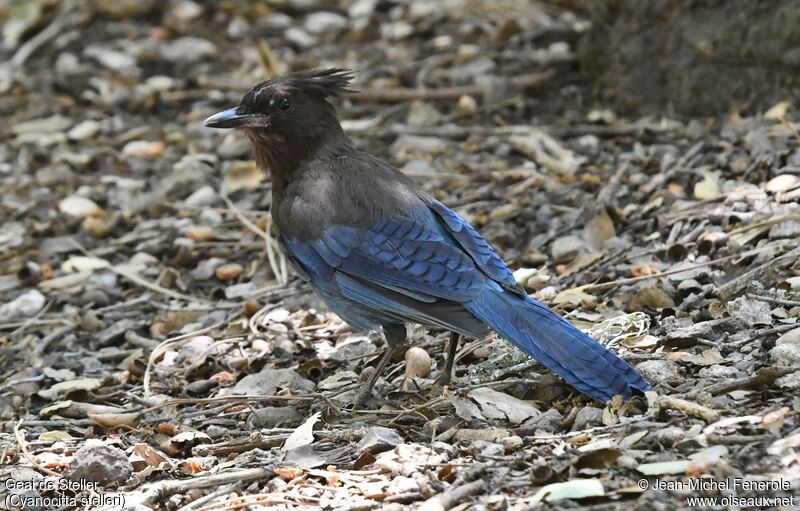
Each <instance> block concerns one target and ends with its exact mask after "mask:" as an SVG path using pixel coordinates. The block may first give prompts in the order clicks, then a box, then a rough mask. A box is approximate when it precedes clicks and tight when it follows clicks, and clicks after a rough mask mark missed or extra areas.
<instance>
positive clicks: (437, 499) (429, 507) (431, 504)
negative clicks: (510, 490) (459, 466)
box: [417, 479, 486, 511]
mask: <svg viewBox="0 0 800 511" xmlns="http://www.w3.org/2000/svg"><path fill="white" fill-rule="evenodd" d="M485 488H486V481H484V480H483V479H478V480H476V481H472V482H469V483H464V484H462V485H459V486H456V487H455V488H451V489H449V490H447V491H446V492H444V493H440V494H439V495H436V496H434V497H431V498H429V499H428V500H426V501H425V502H423V503H422V504H421V505H420V506H419V507H418V508H417V509H419V510H420V511H434V510H438V509H444V510H447V509H452V508H454V507H456V506H457V505H459V504H461V502H463V501H464V499H466V498H467V497H470V496H472V495H476V494H478V493H482V492H483V490H484V489H485Z"/></svg>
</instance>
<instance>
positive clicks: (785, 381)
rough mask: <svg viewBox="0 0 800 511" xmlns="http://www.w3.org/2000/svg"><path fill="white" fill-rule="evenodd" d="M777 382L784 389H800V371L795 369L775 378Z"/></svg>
mask: <svg viewBox="0 0 800 511" xmlns="http://www.w3.org/2000/svg"><path fill="white" fill-rule="evenodd" d="M775 384H776V385H777V386H778V387H780V388H782V389H790V390H794V391H797V390H800V371H795V372H793V373H791V374H787V375H786V376H781V377H780V378H778V379H777V380H775Z"/></svg>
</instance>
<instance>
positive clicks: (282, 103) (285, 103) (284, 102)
mask: <svg viewBox="0 0 800 511" xmlns="http://www.w3.org/2000/svg"><path fill="white" fill-rule="evenodd" d="M290 106H292V103H291V102H290V101H289V98H281V99H279V100H278V110H289V107H290Z"/></svg>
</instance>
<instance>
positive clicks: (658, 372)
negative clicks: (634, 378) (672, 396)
mask: <svg viewBox="0 0 800 511" xmlns="http://www.w3.org/2000/svg"><path fill="white" fill-rule="evenodd" d="M636 370H637V371H639V374H641V375H642V378H644V379H645V380H647V381H648V382H650V383H653V384H657V383H669V382H671V381H676V380H678V379H680V377H681V375H680V373H679V372H678V364H676V363H675V362H670V361H669V360H645V361H644V362H640V363H639V364H637V365H636Z"/></svg>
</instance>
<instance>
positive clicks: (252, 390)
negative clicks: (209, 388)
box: [220, 369, 316, 396]
mask: <svg viewBox="0 0 800 511" xmlns="http://www.w3.org/2000/svg"><path fill="white" fill-rule="evenodd" d="M315 387H316V386H315V385H314V382H312V381H311V380H307V379H305V378H303V377H302V376H300V375H299V374H297V373H296V372H295V371H294V370H292V369H262V370H261V371H260V372H258V373H255V374H248V375H247V376H245V377H244V378H242V379H241V380H239V382H238V383H237V384H236V385H234V386H233V387H232V388H230V389H223V392H220V394H223V393H224V394H225V395H267V396H269V395H272V394H275V393H276V392H277V391H278V389H290V390H294V391H298V392H313V391H314V388H315Z"/></svg>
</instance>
